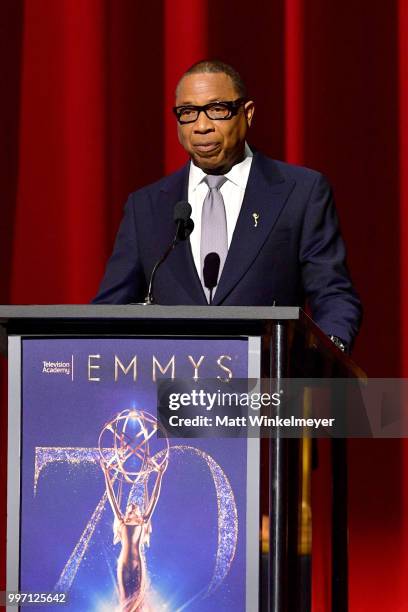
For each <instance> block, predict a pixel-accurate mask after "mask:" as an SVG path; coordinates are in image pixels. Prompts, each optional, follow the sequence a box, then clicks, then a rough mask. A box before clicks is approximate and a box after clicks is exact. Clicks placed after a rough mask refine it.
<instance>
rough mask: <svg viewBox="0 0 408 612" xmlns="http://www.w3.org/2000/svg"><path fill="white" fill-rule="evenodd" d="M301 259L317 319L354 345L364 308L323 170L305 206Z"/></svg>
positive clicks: (332, 333)
mask: <svg viewBox="0 0 408 612" xmlns="http://www.w3.org/2000/svg"><path fill="white" fill-rule="evenodd" d="M299 260H300V265H301V274H302V282H303V287H304V291H305V294H306V298H307V300H308V302H309V304H310V306H311V309H312V316H313V319H314V320H315V322H316V323H317V324H318V325H319V327H321V329H322V330H323V331H324V332H325V333H326V334H328V335H334V336H338V337H339V338H341V339H342V340H344V341H345V342H346V343H347V344H348V345H351V344H352V342H353V340H354V338H355V336H356V334H357V332H358V329H359V326H360V323H361V316H362V308H361V303H360V300H359V297H358V295H357V293H356V291H355V290H354V287H353V285H352V283H351V279H350V276H349V272H348V269H347V264H346V250H345V246H344V242H343V239H342V237H341V234H340V228H339V222H338V218H337V213H336V209H335V205H334V200H333V194H332V191H331V188H330V186H329V184H328V183H327V181H326V179H325V178H324V177H323V176H322V175H320V174H319V175H318V176H317V178H316V179H315V181H314V184H313V187H312V189H311V192H310V197H309V200H308V202H307V205H306V209H305V214H304V220H303V227H302V232H301V240H300V251H299Z"/></svg>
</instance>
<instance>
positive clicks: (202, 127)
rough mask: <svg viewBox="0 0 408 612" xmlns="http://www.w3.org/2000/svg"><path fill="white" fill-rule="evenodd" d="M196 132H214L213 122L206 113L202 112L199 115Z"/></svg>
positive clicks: (195, 126)
mask: <svg viewBox="0 0 408 612" xmlns="http://www.w3.org/2000/svg"><path fill="white" fill-rule="evenodd" d="M194 131H195V132H197V133H199V134H203V133H204V134H206V133H207V132H213V131H214V125H213V122H212V121H211V119H209V118H208V117H207V115H206V114H205V112H204V111H201V113H200V114H199V115H198V117H197V121H196V122H195V124H194Z"/></svg>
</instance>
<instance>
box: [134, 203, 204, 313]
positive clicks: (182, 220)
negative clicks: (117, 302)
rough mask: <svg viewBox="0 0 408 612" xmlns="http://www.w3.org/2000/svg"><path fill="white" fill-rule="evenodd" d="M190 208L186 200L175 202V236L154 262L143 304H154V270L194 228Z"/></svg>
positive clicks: (155, 270)
mask: <svg viewBox="0 0 408 612" xmlns="http://www.w3.org/2000/svg"><path fill="white" fill-rule="evenodd" d="M191 212H192V208H191V206H190V204H189V203H188V202H185V201H181V202H177V204H176V205H175V207H174V214H173V219H174V222H175V223H176V224H177V229H176V233H175V236H174V238H173V240H172V242H171V243H170V244H169V246H168V247H167V249H166V250H165V252H164V254H163V255H162V256H161V257H160V259H159V260H158V261H157V262H156V263H155V265H154V268H153V270H152V273H151V275H150V282H149V289H148V292H147V296H146V298H145V301H144V304H154V297H153V283H154V279H155V276H156V272H157V270H158V268H159V267H160V266H161V264H162V263H163V262H164V261H166V259H167V257H168V256H169V255H170V253H171V252H172V250H173V249H174V247H175V246H176V245H177V244H179V243H180V242H183V241H184V240H186V239H187V238H188V237H189V236H190V234H191V232H192V231H193V229H194V222H193V220H192V219H191Z"/></svg>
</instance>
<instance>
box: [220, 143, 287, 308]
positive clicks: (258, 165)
mask: <svg viewBox="0 0 408 612" xmlns="http://www.w3.org/2000/svg"><path fill="white" fill-rule="evenodd" d="M293 186H294V181H286V180H285V179H284V177H283V176H282V174H281V173H280V172H279V169H278V168H277V166H276V164H275V163H274V162H273V161H272V160H269V159H267V158H265V157H264V156H263V155H261V154H259V153H255V155H254V159H253V161H252V166H251V171H250V174H249V178H248V183H247V187H246V190H245V196H244V200H243V202H242V207H241V211H240V214H239V217H238V220H237V225H236V227H235V231H234V234H233V236H232V241H231V244H230V248H229V250H228V255H227V258H226V260H225V265H224V268H223V271H222V275H221V278H220V282H219V284H218V287H217V290H216V292H215V296H214V302H213V303H214V304H220V303H221V302H222V301H223V300H224V299H225V297H226V296H227V295H228V293H229V292H230V291H231V290H232V289H233V287H234V286H235V285H236V284H237V283H238V282H239V280H240V279H241V278H242V276H243V275H244V274H245V273H246V272H247V270H248V269H249V268H250V266H251V264H252V262H253V260H254V259H255V257H256V256H257V254H258V252H259V250H260V249H261V247H262V245H263V244H264V242H265V240H266V239H267V237H268V235H269V233H270V232H271V230H272V228H273V226H274V225H275V223H276V221H277V219H278V216H279V214H280V212H281V210H282V208H283V206H284V204H285V202H286V200H287V198H288V196H289V194H290V192H291V191H292V189H293ZM254 215H255V216H254ZM256 216H257V217H256Z"/></svg>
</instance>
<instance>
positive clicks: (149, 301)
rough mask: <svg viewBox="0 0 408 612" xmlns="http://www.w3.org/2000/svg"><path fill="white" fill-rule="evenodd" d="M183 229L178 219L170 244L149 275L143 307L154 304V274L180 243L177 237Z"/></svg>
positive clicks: (181, 222)
mask: <svg viewBox="0 0 408 612" xmlns="http://www.w3.org/2000/svg"><path fill="white" fill-rule="evenodd" d="M182 227H183V221H182V220H181V219H180V220H179V221H178V223H177V230H176V235H175V236H174V238H173V240H172V242H171V244H169V246H168V247H167V249H166V250H165V252H164V254H163V255H162V256H161V258H160V259H159V260H158V261H157V262H156V263H155V266H154V268H153V270H152V273H151V275H150V282H149V289H148V291H147V295H146V297H145V301H144V302H143V305H144V306H147V305H152V304H154V298H153V283H154V279H155V276H156V272H157V269H158V268H159V266H161V264H162V263H163V262H164V261H165V260H166V259H167V257H168V256H169V255H170V253H171V252H172V250H173V249H174V247H175V246H176V245H177V244H178V243H179V242H180V239H179V236H180V232H181V229H182Z"/></svg>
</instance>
